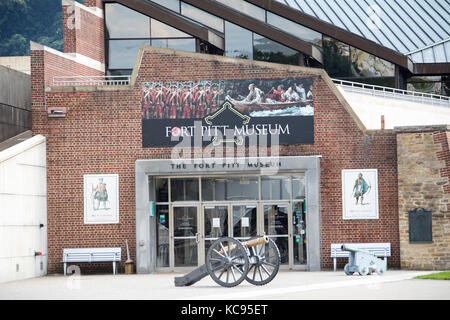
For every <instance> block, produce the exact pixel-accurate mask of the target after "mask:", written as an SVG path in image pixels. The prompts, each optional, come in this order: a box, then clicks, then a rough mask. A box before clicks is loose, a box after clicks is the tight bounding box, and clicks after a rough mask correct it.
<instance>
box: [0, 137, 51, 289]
mask: <svg viewBox="0 0 450 320" xmlns="http://www.w3.org/2000/svg"><path fill="white" fill-rule="evenodd" d="M40 224H43V227H40ZM35 252H42V255H41V256H35ZM46 273H47V179H46V139H45V137H43V136H41V135H37V136H34V137H33V138H30V139H28V140H26V141H24V142H21V143H19V144H16V145H15V146H13V147H10V148H8V149H6V150H4V151H2V152H0V282H6V281H14V280H20V279H26V278H32V277H38V276H43V275H45V274H46Z"/></svg>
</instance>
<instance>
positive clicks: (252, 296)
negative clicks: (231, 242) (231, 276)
mask: <svg viewBox="0 0 450 320" xmlns="http://www.w3.org/2000/svg"><path fill="white" fill-rule="evenodd" d="M429 273H431V271H401V270H389V271H387V272H386V273H385V274H384V275H383V276H379V275H377V274H373V275H368V276H359V275H353V276H346V275H345V274H344V272H343V271H342V270H339V271H337V272H329V271H322V272H299V271H296V272H294V271H280V272H279V273H278V275H277V277H276V278H275V279H274V280H273V281H272V282H270V283H269V284H267V285H265V286H262V287H257V286H253V285H251V284H249V283H247V282H245V281H244V282H243V283H241V284H240V285H239V286H237V287H234V288H223V287H220V286H219V285H218V284H216V283H215V282H214V281H213V280H212V279H211V278H210V277H209V276H207V277H206V278H204V279H202V280H201V281H199V282H197V283H196V284H194V285H193V286H190V287H175V286H174V277H176V276H179V275H180V274H179V273H153V274H145V275H137V274H134V275H125V274H119V275H81V276H76V275H72V276H67V277H64V276H62V275H49V276H45V277H41V278H34V279H27V280H21V281H14V282H7V283H0V299H1V300H16V299H21V300H35V299H39V300H54V299H56V300H67V299H68V300H78V299H83V300H86V299H87V300H98V299H102V300H103V299H105V300H116V299H124V300H128V299H132V300H142V299H145V300H257V299H258V300H278V299H283V300H297V299H298V300H300V299H301V300H305V299H331V300H333V299H339V300H343V299H345V300H347V299H353V300H355V299H363V300H364V299H374V300H376V299H383V300H403V299H405V300H415V299H420V300H427V299H433V300H450V281H445V280H421V279H420V280H419V279H413V278H414V277H415V276H417V275H423V274H429Z"/></svg>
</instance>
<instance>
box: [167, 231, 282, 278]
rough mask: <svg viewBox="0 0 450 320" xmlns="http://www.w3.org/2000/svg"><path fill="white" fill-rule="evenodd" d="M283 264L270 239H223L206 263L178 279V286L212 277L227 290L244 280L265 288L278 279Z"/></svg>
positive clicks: (215, 243) (217, 243) (264, 237)
mask: <svg viewBox="0 0 450 320" xmlns="http://www.w3.org/2000/svg"><path fill="white" fill-rule="evenodd" d="M280 261H281V259H280V251H279V250H278V247H277V245H276V244H275V242H274V241H273V240H272V239H270V238H269V237H267V236H263V237H256V238H253V239H250V240H248V241H244V242H240V241H239V240H237V239H234V238H230V237H223V238H219V239H217V240H216V241H214V242H213V243H212V244H211V246H210V247H209V249H208V253H207V255H206V264H204V265H202V266H201V267H198V268H196V269H194V270H193V271H192V272H190V273H188V274H187V275H185V276H182V277H175V286H176V287H184V286H190V285H192V284H194V283H196V282H198V281H200V280H201V279H203V278H204V277H206V276H207V275H208V274H209V275H210V276H211V278H212V279H213V280H214V281H215V282H216V283H218V284H220V285H221V286H223V287H234V286H237V285H238V284H240V283H241V282H242V281H244V280H247V281H248V282H250V283H251V284H254V285H257V286H261V285H264V284H267V283H269V282H270V281H272V280H273V278H275V276H276V275H277V273H278V269H279V267H280Z"/></svg>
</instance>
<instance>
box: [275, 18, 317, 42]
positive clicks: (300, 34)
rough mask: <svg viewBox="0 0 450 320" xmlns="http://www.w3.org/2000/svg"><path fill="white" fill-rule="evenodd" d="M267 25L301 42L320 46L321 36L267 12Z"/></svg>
mask: <svg viewBox="0 0 450 320" xmlns="http://www.w3.org/2000/svg"><path fill="white" fill-rule="evenodd" d="M267 23H268V24H270V25H272V26H274V27H276V28H278V29H280V30H282V31H284V32H287V33H289V34H291V35H293V36H294V37H297V38H299V39H301V40H303V41H307V42H310V43H312V44H315V45H316V46H322V34H321V33H319V32H317V31H314V30H312V29H309V28H307V27H304V26H302V25H300V24H298V23H295V22H293V21H291V20H288V19H285V18H283V17H280V16H279V15H276V14H274V13H272V12H269V11H267Z"/></svg>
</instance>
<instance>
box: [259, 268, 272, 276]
mask: <svg viewBox="0 0 450 320" xmlns="http://www.w3.org/2000/svg"><path fill="white" fill-rule="evenodd" d="M261 268H262V269H263V270H264V271H265V272H266V273H267V275H268V276H269V277H270V272H269V271H268V270H267V268H266V267H264V266H263V265H261Z"/></svg>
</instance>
